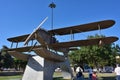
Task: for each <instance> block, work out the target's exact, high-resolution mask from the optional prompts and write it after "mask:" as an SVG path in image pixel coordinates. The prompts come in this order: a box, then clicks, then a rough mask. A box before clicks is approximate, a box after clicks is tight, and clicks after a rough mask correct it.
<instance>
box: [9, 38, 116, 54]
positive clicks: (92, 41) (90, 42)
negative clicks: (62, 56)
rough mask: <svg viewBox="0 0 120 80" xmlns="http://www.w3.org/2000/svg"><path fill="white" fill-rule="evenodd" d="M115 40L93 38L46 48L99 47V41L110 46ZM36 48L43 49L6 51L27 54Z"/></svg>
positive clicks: (55, 44) (30, 48)
mask: <svg viewBox="0 0 120 80" xmlns="http://www.w3.org/2000/svg"><path fill="white" fill-rule="evenodd" d="M117 40H118V38H117V37H104V38H94V39H86V40H77V41H69V42H60V43H54V44H47V46H48V47H49V48H51V49H55V50H59V48H69V49H70V48H71V47H80V46H89V45H99V42H100V41H102V42H103V44H110V43H112V42H115V41H117ZM36 48H43V46H42V45H38V46H34V47H33V46H28V47H20V48H12V49H8V51H18V52H29V51H33V49H36ZM60 52H61V51H60Z"/></svg>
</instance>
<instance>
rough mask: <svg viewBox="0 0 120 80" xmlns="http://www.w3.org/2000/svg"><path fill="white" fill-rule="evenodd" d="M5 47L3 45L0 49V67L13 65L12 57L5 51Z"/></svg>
mask: <svg viewBox="0 0 120 80" xmlns="http://www.w3.org/2000/svg"><path fill="white" fill-rule="evenodd" d="M6 48H7V47H6V46H3V48H2V49H1V54H0V58H1V59H0V63H1V67H3V68H11V67H13V58H12V57H11V55H9V54H8V53H7V51H5V49H6Z"/></svg>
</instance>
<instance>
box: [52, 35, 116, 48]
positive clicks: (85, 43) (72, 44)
mask: <svg viewBox="0 0 120 80" xmlns="http://www.w3.org/2000/svg"><path fill="white" fill-rule="evenodd" d="M100 40H101V41H102V42H103V44H110V43H112V42H114V41H117V40H118V38H117V37H105V38H94V39H86V40H77V41H69V42H61V43H54V44H51V45H50V46H51V47H52V48H55V49H57V48H69V47H80V46H89V45H99V42H100Z"/></svg>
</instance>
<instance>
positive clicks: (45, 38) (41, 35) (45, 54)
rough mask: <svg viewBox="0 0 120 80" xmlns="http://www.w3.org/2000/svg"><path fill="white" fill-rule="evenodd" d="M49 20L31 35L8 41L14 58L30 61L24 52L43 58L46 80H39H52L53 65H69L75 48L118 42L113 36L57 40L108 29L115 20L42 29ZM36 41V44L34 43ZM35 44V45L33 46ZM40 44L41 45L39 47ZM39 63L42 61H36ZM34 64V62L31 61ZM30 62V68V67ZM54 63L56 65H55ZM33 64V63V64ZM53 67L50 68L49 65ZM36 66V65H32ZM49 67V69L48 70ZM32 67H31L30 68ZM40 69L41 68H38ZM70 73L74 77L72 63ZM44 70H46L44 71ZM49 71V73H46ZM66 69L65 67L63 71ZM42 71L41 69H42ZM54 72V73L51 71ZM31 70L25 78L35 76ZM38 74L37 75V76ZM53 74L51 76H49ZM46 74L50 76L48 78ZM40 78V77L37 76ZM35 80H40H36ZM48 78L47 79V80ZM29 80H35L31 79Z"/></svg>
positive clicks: (26, 71) (9, 50)
mask: <svg viewBox="0 0 120 80" xmlns="http://www.w3.org/2000/svg"><path fill="white" fill-rule="evenodd" d="M46 20H47V17H46V18H45V19H44V20H43V21H42V22H41V23H40V25H39V26H38V27H37V28H36V29H35V30H34V31H33V32H32V33H31V34H27V35H22V36H17V37H12V38H8V39H7V40H8V41H10V42H12V44H11V48H8V49H7V51H8V53H9V54H11V55H12V56H14V57H16V58H18V59H21V60H28V61H29V59H30V57H31V56H30V55H29V54H23V52H31V51H33V52H35V53H36V54H37V55H38V56H39V57H41V58H43V59H44V60H45V61H48V62H46V63H47V66H45V63H44V66H43V67H42V70H43V72H44V73H43V74H44V78H43V79H42V78H41V79H39V80H48V79H49V80H52V78H51V77H52V76H53V73H54V70H55V68H54V69H51V66H53V65H56V64H57V65H58V66H60V67H61V65H62V64H64V65H65V64H67V63H69V59H68V52H69V51H71V50H76V48H74V47H80V46H89V45H99V43H100V42H101V41H102V43H104V44H110V43H113V42H115V41H117V40H118V38H117V37H115V36H112V37H104V38H94V39H85V40H72V41H68V42H59V41H58V40H57V39H56V38H55V35H60V36H61V35H69V34H70V35H71V36H72V35H74V34H76V33H82V32H87V31H94V30H99V28H100V29H106V28H109V27H111V26H113V25H114V24H115V21H114V20H103V21H98V22H92V23H88V24H82V25H76V26H70V27H64V28H59V29H52V30H48V31H47V30H45V29H42V28H41V26H42V25H43V23H44V22H45V21H46ZM34 41H36V43H34ZM21 42H24V46H23V47H18V43H21ZM29 42H31V45H29ZM13 43H16V47H15V48H13ZM33 43H34V44H33ZM38 43H39V45H38ZM59 52H62V53H63V55H60V54H58V53H59ZM36 61H37V62H38V63H39V62H41V61H38V60H36ZM29 62H32V61H29ZM29 62H28V66H30V64H29ZM53 63H54V64H53ZM31 64H32V63H31ZM40 64H41V63H40ZM48 64H49V65H51V64H53V65H51V66H49V65H48ZM32 66H34V64H33V65H32ZM48 66H49V68H48ZM58 66H57V67H58ZM30 67H31V66H30ZM36 67H39V66H36ZM67 67H69V68H68V70H67V71H68V72H70V73H71V76H73V74H72V71H70V63H69V64H68V65H67ZM43 68H44V69H43ZM46 69H47V71H45V70H46ZM64 69H65V67H63V70H64ZM40 70H41V69H40ZM51 70H52V71H51ZM28 71H30V70H28V69H27V70H25V74H26V75H25V74H24V75H25V76H27V74H29V76H31V75H33V74H30V73H28ZM31 72H33V73H34V71H32V70H31ZM37 73H38V72H36V73H35V75H36V74H37ZM48 73H51V74H48ZM43 74H42V75H43ZM46 74H48V75H49V77H48V75H47V76H46ZM25 76H23V77H24V78H23V79H22V80H25V79H26V80H27V77H25ZM37 77H38V76H37ZM35 78H36V77H34V80H38V79H35ZM46 78H47V79H46ZM29 80H33V78H32V79H30V78H29Z"/></svg>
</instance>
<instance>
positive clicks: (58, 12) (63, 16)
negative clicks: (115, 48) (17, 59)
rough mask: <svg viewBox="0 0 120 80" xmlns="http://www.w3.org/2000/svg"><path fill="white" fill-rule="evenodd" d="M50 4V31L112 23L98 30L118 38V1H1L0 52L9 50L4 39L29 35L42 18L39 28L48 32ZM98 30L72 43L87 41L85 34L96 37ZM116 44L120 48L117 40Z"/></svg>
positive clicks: (77, 38)
mask: <svg viewBox="0 0 120 80" xmlns="http://www.w3.org/2000/svg"><path fill="white" fill-rule="evenodd" d="M51 2H54V3H55V4H56V8H54V10H53V15H54V16H53V17H54V18H53V22H54V23H53V29H58V28H63V27H70V26H74V25H80V24H87V23H91V22H96V21H102V20H114V21H115V22H116V23H115V25H113V26H112V27H110V28H107V29H104V30H101V34H103V35H105V36H107V37H109V36H116V37H120V35H119V33H120V28H119V26H120V9H119V8H120V0H0V49H1V48H2V46H3V45H6V46H8V47H10V45H11V43H10V42H9V41H7V38H10V37H15V36H20V35H24V34H28V33H31V32H32V31H33V30H34V29H35V28H36V27H37V26H38V25H39V24H40V22H41V21H42V20H43V19H44V18H45V17H48V20H47V21H46V22H45V23H44V24H43V25H42V28H44V29H46V30H51V8H50V7H48V6H49V4H50V3H51ZM99 32H100V31H99V30H97V31H90V32H85V33H80V34H76V35H75V40H80V39H86V37H87V36H88V35H95V34H99ZM57 39H58V40H59V41H69V40H70V36H67V37H66V36H62V37H60V36H58V37H57ZM115 44H118V45H120V40H118V41H116V42H115Z"/></svg>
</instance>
